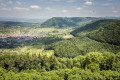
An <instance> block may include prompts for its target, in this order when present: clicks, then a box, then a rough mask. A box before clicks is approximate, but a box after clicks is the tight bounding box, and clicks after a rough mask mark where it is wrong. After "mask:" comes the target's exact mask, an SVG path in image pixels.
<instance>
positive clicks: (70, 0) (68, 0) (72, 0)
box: [67, 0, 76, 3]
mask: <svg viewBox="0 0 120 80" xmlns="http://www.w3.org/2000/svg"><path fill="white" fill-rule="evenodd" d="M75 1H76V0H67V2H70V3H72V2H75Z"/></svg>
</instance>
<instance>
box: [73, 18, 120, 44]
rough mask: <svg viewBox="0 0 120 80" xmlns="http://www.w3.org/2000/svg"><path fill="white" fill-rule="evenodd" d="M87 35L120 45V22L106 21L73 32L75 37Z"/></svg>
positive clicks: (99, 21)
mask: <svg viewBox="0 0 120 80" xmlns="http://www.w3.org/2000/svg"><path fill="white" fill-rule="evenodd" d="M83 33H85V35H86V36H88V37H89V38H91V39H94V40H96V41H100V42H107V43H110V44H115V45H119V44H120V40H119V39H120V20H114V19H104V20H98V21H96V22H93V23H92V24H88V25H86V26H84V27H81V28H78V29H76V30H75V31H73V32H71V34H73V35H74V36H78V37H79V36H81V35H82V34H83Z"/></svg>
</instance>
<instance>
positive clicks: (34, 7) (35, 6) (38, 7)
mask: <svg viewBox="0 0 120 80" xmlns="http://www.w3.org/2000/svg"><path fill="white" fill-rule="evenodd" d="M30 8H31V9H41V7H40V6H38V5H31V6H30Z"/></svg>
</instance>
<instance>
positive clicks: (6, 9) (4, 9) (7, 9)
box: [0, 8, 11, 11]
mask: <svg viewBox="0 0 120 80" xmlns="http://www.w3.org/2000/svg"><path fill="white" fill-rule="evenodd" d="M0 10H2V11H10V10H11V8H1V9H0Z"/></svg>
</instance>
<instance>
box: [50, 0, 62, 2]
mask: <svg viewBox="0 0 120 80" xmlns="http://www.w3.org/2000/svg"><path fill="white" fill-rule="evenodd" d="M52 1H56V2H58V1H61V0H52Z"/></svg>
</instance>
